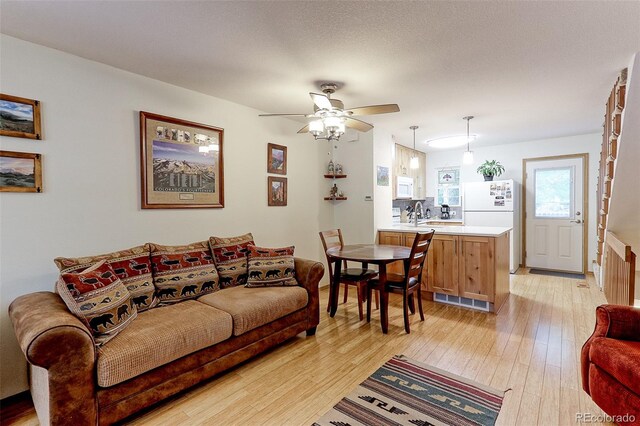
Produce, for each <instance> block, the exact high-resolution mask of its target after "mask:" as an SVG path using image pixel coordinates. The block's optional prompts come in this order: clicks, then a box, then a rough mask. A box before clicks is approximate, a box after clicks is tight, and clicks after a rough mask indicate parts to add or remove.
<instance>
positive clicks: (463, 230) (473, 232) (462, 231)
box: [378, 223, 512, 237]
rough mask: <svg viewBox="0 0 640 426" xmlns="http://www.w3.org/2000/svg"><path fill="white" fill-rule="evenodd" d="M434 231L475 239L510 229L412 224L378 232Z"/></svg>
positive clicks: (382, 229)
mask: <svg viewBox="0 0 640 426" xmlns="http://www.w3.org/2000/svg"><path fill="white" fill-rule="evenodd" d="M429 229H435V230H436V233H437V234H443V235H470V236H476V237H498V236H500V235H502V234H504V233H505V232H509V231H510V230H511V229H512V228H509V227H506V226H453V225H429V224H423V225H418V226H417V227H416V226H415V225H413V224H410V223H407V224H404V223H403V224H399V225H391V226H388V227H385V228H379V229H378V231H388V232H418V231H428V230H429Z"/></svg>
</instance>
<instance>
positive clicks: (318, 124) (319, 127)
mask: <svg viewBox="0 0 640 426" xmlns="http://www.w3.org/2000/svg"><path fill="white" fill-rule="evenodd" d="M322 132H324V124H323V123H322V120H313V121H311V122H310V123H309V133H311V134H312V135H313V136H320V135H321V134H322Z"/></svg>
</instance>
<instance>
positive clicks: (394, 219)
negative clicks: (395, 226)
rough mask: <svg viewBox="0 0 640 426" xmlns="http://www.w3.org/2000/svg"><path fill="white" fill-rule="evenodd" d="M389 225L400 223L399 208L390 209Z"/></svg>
mask: <svg viewBox="0 0 640 426" xmlns="http://www.w3.org/2000/svg"><path fill="white" fill-rule="evenodd" d="M391 223H400V207H393V208H391Z"/></svg>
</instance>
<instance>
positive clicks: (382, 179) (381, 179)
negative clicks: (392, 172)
mask: <svg viewBox="0 0 640 426" xmlns="http://www.w3.org/2000/svg"><path fill="white" fill-rule="evenodd" d="M377 184H378V186H389V168H388V167H382V166H378V181H377Z"/></svg>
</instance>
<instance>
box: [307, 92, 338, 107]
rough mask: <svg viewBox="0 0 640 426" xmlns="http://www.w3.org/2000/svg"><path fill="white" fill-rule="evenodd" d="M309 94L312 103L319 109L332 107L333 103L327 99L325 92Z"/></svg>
mask: <svg viewBox="0 0 640 426" xmlns="http://www.w3.org/2000/svg"><path fill="white" fill-rule="evenodd" d="M309 96H311V99H312V100H313V103H314V104H316V106H317V107H318V108H320V109H331V108H333V105H331V101H330V100H329V97H328V96H327V95H325V94H322V93H312V92H310V93H309Z"/></svg>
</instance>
